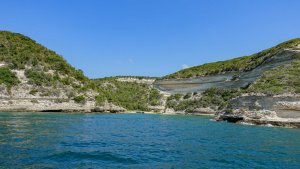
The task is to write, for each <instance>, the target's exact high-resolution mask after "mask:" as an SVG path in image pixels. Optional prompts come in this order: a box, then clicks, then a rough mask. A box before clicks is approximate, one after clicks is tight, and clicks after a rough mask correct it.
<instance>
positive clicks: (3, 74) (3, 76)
mask: <svg viewBox="0 0 300 169" xmlns="http://www.w3.org/2000/svg"><path fill="white" fill-rule="evenodd" d="M19 83H20V81H19V79H18V77H17V76H16V74H15V73H13V72H12V71H10V70H9V68H7V67H0V84H5V85H6V86H7V87H8V88H9V89H10V88H11V87H12V86H15V85H17V84H19Z"/></svg>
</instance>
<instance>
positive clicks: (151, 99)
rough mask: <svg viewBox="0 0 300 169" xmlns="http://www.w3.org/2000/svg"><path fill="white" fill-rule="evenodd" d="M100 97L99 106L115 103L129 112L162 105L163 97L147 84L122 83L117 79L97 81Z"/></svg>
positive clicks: (97, 99)
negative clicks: (105, 103)
mask: <svg viewBox="0 0 300 169" xmlns="http://www.w3.org/2000/svg"><path fill="white" fill-rule="evenodd" d="M94 82H95V83H96V85H97V90H98V92H99V95H98V96H97V97H96V101H97V104H99V105H101V104H103V103H104V102H106V101H107V102H110V103H114V104H116V105H118V106H121V107H124V108H126V109H128V110H143V111H147V110H149V109H148V106H149V105H150V106H156V105H159V104H160V100H161V95H160V93H159V91H158V90H156V89H154V88H152V87H151V86H149V85H147V84H140V83H135V82H120V81H118V80H117V78H103V79H96V80H94Z"/></svg>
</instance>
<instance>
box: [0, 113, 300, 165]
mask: <svg viewBox="0 0 300 169" xmlns="http://www.w3.org/2000/svg"><path fill="white" fill-rule="evenodd" d="M0 168H300V129H283V128H269V127H257V126H243V125H236V124H229V123H223V122H213V121H210V120H209V118H206V117H196V116H163V115H146V114H65V113H0Z"/></svg>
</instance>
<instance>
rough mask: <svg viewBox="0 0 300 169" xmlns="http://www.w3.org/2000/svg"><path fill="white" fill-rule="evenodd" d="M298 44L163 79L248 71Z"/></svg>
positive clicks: (190, 70) (196, 67) (197, 67)
mask: <svg viewBox="0 0 300 169" xmlns="http://www.w3.org/2000/svg"><path fill="white" fill-rule="evenodd" d="M299 44H300V38H296V39H292V40H289V41H286V42H283V43H281V44H279V45H276V46H274V47H272V48H270V49H266V50H263V51H261V52H259V53H255V54H253V55H250V56H242V57H239V58H234V59H231V60H226V61H219V62H214V63H207V64H203V65H200V66H194V67H191V68H187V69H183V70H181V71H178V72H176V73H173V74H170V75H167V76H165V77H164V79H182V78H195V77H201V76H206V75H215V74H221V73H224V72H229V71H250V70H253V69H255V68H256V67H258V66H259V65H261V64H263V63H264V62H265V61H266V60H267V59H269V58H270V57H272V56H273V55H275V54H277V53H278V52H281V51H282V50H284V49H291V50H293V49H299V48H300V46H298V45H299Z"/></svg>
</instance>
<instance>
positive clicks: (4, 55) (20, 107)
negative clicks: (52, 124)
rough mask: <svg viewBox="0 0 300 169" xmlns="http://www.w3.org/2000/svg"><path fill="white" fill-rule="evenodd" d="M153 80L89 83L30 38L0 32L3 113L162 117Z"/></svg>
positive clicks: (114, 79)
mask: <svg viewBox="0 0 300 169" xmlns="http://www.w3.org/2000/svg"><path fill="white" fill-rule="evenodd" d="M154 80H155V78H152V77H135V76H122V77H121V76H120V77H112V78H103V79H97V80H90V79H89V78H87V77H85V76H84V74H83V72H82V71H81V70H77V69H76V68H74V67H72V66H71V65H70V64H68V63H67V61H66V60H64V59H63V57H62V56H60V55H58V54H57V53H55V52H54V51H52V50H49V49H47V48H46V47H44V46H42V45H40V44H39V43H37V42H35V41H34V40H32V39H30V38H29V37H26V36H24V35H22V34H18V33H12V32H8V31H0V106H1V108H0V109H1V110H2V111H4V110H5V111H84V112H89V111H101V112H103V111H112V112H118V111H125V110H141V111H150V110H153V109H154V110H155V111H161V110H162V109H163V108H158V110H157V106H161V101H160V98H161V95H160V93H159V92H158V90H156V89H154V88H153V87H152V83H153V81H154Z"/></svg>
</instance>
